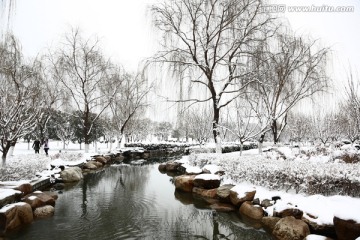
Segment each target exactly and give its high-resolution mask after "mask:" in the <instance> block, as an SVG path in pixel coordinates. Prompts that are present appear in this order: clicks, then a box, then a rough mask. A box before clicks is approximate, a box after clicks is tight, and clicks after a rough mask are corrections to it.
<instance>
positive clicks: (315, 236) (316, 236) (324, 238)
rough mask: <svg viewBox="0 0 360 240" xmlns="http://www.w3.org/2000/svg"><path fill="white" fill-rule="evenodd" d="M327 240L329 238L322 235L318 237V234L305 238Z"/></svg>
mask: <svg viewBox="0 0 360 240" xmlns="http://www.w3.org/2000/svg"><path fill="white" fill-rule="evenodd" d="M326 239H329V238H327V237H324V236H320V235H316V234H310V235H307V236H306V238H305V240H326Z"/></svg>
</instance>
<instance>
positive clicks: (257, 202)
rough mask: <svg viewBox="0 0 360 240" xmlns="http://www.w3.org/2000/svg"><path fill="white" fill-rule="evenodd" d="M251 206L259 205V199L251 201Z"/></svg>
mask: <svg viewBox="0 0 360 240" xmlns="http://www.w3.org/2000/svg"><path fill="white" fill-rule="evenodd" d="M252 204H253V205H260V199H259V198H255V199H254V200H253V201H252Z"/></svg>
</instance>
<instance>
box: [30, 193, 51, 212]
mask: <svg viewBox="0 0 360 240" xmlns="http://www.w3.org/2000/svg"><path fill="white" fill-rule="evenodd" d="M56 196H57V195H56ZM56 198H57V197H56ZM23 201H24V202H26V203H28V204H29V205H30V206H31V208H32V209H36V208H39V207H43V206H46V205H51V206H55V199H54V198H53V196H50V195H48V194H46V193H43V192H40V193H37V192H34V193H31V194H28V195H26V196H25V197H24V198H23Z"/></svg>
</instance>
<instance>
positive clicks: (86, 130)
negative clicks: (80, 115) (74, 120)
mask: <svg viewBox="0 0 360 240" xmlns="http://www.w3.org/2000/svg"><path fill="white" fill-rule="evenodd" d="M89 118H90V112H89V109H88V107H87V106H86V108H85V112H84V132H83V134H84V143H85V153H88V152H89V144H90V136H89V129H90V119H89Z"/></svg>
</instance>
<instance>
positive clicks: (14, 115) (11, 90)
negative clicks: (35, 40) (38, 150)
mask: <svg viewBox="0 0 360 240" xmlns="http://www.w3.org/2000/svg"><path fill="white" fill-rule="evenodd" d="M35 70H36V69H35V68H34V67H33V66H30V65H27V64H25V63H24V60H23V57H22V52H21V48H20V45H19V43H18V41H17V40H16V39H15V37H14V36H12V35H8V36H7V37H6V38H5V41H4V42H2V43H0V79H1V82H2V84H1V85H0V131H1V132H0V141H1V146H0V147H1V149H0V151H1V152H2V158H3V163H5V159H6V156H7V154H8V151H9V149H10V147H11V146H14V145H15V143H16V141H17V140H18V139H19V138H21V137H23V136H25V135H26V134H28V133H29V132H31V131H33V129H34V127H35V126H36V119H37V118H38V117H41V115H42V114H43V113H42V106H43V103H44V101H43V99H41V97H40V96H41V87H40V82H41V81H39V74H38V73H37V72H36V71H35Z"/></svg>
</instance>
